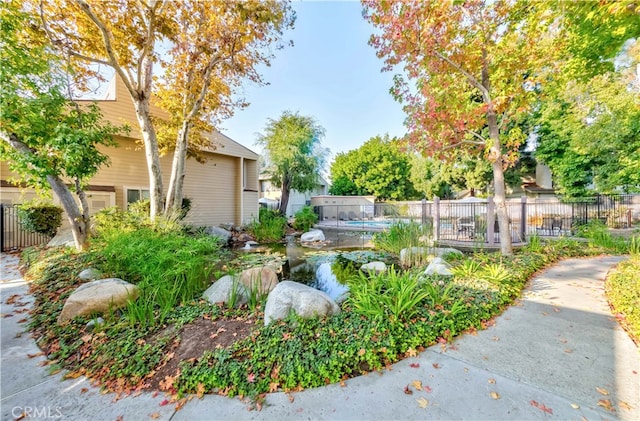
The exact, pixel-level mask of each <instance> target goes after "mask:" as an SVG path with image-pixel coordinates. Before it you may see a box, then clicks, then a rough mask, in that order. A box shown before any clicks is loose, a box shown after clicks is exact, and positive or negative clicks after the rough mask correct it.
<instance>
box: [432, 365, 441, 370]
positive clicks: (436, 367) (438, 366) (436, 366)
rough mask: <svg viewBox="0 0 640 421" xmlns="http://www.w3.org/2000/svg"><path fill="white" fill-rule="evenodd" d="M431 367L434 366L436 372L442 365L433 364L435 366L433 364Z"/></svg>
mask: <svg viewBox="0 0 640 421" xmlns="http://www.w3.org/2000/svg"><path fill="white" fill-rule="evenodd" d="M431 365H432V366H433V368H435V369H436V370H437V369H438V368H440V364H438V363H433V364H431Z"/></svg>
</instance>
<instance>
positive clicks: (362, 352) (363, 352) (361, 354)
mask: <svg viewBox="0 0 640 421" xmlns="http://www.w3.org/2000/svg"><path fill="white" fill-rule="evenodd" d="M366 352H367V351H366V350H365V349H364V348H360V351H358V356H360V357H362V356H363V355H364V354H365V353H366Z"/></svg>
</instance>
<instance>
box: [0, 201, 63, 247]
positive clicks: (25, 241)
mask: <svg viewBox="0 0 640 421" xmlns="http://www.w3.org/2000/svg"><path fill="white" fill-rule="evenodd" d="M17 206H18V205H4V204H0V251H11V250H19V249H21V248H24V247H30V246H37V245H40V244H46V243H48V242H49V240H51V237H50V236H48V235H45V234H38V233H34V232H28V231H25V230H24V229H23V228H22V224H21V223H20V215H19V214H18V212H17V209H16V207H17Z"/></svg>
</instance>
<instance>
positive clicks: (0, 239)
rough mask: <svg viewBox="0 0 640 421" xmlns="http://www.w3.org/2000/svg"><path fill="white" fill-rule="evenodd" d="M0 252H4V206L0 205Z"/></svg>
mask: <svg viewBox="0 0 640 421" xmlns="http://www.w3.org/2000/svg"><path fill="white" fill-rule="evenodd" d="M0 251H4V205H3V204H2V203H0Z"/></svg>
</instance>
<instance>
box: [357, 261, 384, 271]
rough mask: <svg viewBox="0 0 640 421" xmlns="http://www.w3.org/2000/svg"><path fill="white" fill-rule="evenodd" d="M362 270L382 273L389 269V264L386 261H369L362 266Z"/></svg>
mask: <svg viewBox="0 0 640 421" xmlns="http://www.w3.org/2000/svg"><path fill="white" fill-rule="evenodd" d="M360 270H361V271H363V272H368V273H371V272H374V273H382V272H386V271H387V265H386V263H385V262H369V263H365V264H364V265H362V266H360Z"/></svg>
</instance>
